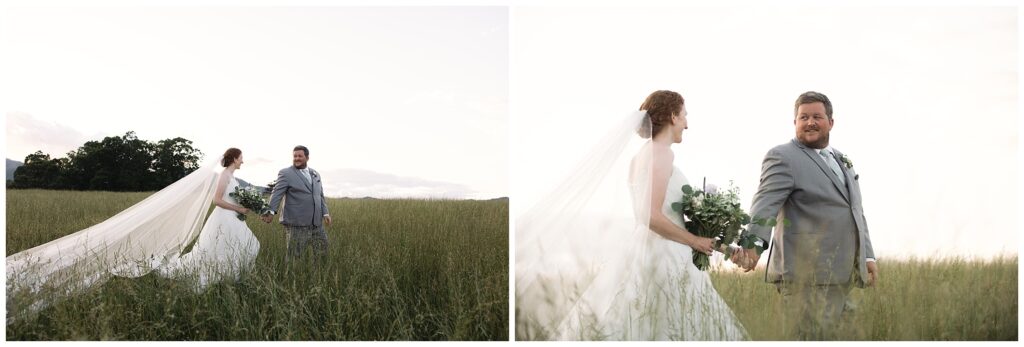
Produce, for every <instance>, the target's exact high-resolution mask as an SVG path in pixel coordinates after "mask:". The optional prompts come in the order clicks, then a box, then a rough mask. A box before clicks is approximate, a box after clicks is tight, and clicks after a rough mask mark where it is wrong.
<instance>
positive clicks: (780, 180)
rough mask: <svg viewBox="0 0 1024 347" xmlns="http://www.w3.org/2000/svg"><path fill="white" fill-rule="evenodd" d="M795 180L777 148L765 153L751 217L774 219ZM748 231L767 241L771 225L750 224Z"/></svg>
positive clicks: (790, 191)
mask: <svg viewBox="0 0 1024 347" xmlns="http://www.w3.org/2000/svg"><path fill="white" fill-rule="evenodd" d="M794 186H795V181H794V180H793V175H792V174H791V173H790V168H789V164H788V163H786V160H785V158H784V157H783V155H782V153H780V152H779V150H778V149H772V150H770V151H768V154H765V156H764V161H763V162H762V163H761V185H760V186H758V187H757V194H754V202H753V203H752V204H751V207H750V216H751V218H766V219H774V218H775V217H776V216H777V215H778V214H779V210H781V209H782V204H783V203H785V202H786V199H788V198H789V195H790V194H791V193H792V192H793V187H794ZM749 231H750V232H751V233H753V234H754V235H757V237H760V238H761V239H762V240H764V241H765V242H767V241H768V240H770V239H771V236H772V227H770V226H761V225H753V224H752V225H751V226H750V229H749Z"/></svg>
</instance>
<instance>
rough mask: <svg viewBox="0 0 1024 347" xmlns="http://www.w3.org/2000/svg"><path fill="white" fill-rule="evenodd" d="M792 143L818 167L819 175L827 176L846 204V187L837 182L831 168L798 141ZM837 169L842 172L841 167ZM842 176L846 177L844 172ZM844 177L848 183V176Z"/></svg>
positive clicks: (848, 197)
mask: <svg viewBox="0 0 1024 347" xmlns="http://www.w3.org/2000/svg"><path fill="white" fill-rule="evenodd" d="M793 143H795V144H796V146H797V147H799V148H800V149H801V150H803V152H804V154H806V155H807V158H808V159H810V160H811V161H813V162H814V164H816V165H818V168H819V169H821V173H823V174H825V176H827V177H828V179H829V180H831V181H832V185H834V186H835V187H836V190H839V194H841V195H842V196H843V199H845V200H846V202H847V203H849V202H850V196H849V193H848V192H847V190H846V187H845V186H843V183H842V182H839V177H838V176H836V173H835V172H833V171H832V168H830V167H828V164H825V160H824V158H822V157H821V155H820V154H818V152H815V151H814V149H812V148H809V147H807V146H804V145H803V144H802V143H800V141H797V140H796V139H794V140H793ZM839 168H840V170H841V171H843V170H842V165H839ZM843 174H844V175H846V171H843ZM846 176H847V182H849V175H846Z"/></svg>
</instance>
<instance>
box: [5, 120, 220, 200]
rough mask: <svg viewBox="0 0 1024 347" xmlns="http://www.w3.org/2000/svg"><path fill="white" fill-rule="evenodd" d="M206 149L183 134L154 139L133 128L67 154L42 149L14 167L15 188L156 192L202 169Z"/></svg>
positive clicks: (88, 143) (91, 142) (92, 142)
mask: <svg viewBox="0 0 1024 347" xmlns="http://www.w3.org/2000/svg"><path fill="white" fill-rule="evenodd" d="M202 155H203V153H202V152H201V151H199V150H198V149H196V148H194V147H192V141H191V140H187V139H184V138H181V137H176V138H173V139H165V140H160V141H158V142H150V141H146V140H140V139H139V138H138V136H136V135H135V132H134V131H129V132H127V133H125V134H124V136H112V137H105V138H103V140H101V141H89V142H86V143H85V144H84V145H82V146H81V147H79V148H78V149H77V150H74V151H71V152H68V154H67V157H64V158H54V157H51V156H50V155H49V154H45V153H43V152H42V151H36V152H35V153H33V154H29V155H28V156H27V157H25V162H24V165H22V166H21V167H18V169H17V170H15V171H14V180H13V183H12V186H13V188H17V189H28V188H41V189H67V190H105V191H118V192H124V191H132V192H137V191H154V190H160V189H163V188H164V187H166V186H168V185H170V184H171V183H174V182H175V181H177V180H179V179H181V178H182V177H185V176H186V175H188V174H189V173H192V171H195V170H196V169H198V168H199V164H200V163H199V160H200V158H201V157H202Z"/></svg>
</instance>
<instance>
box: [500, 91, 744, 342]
mask: <svg viewBox="0 0 1024 347" xmlns="http://www.w3.org/2000/svg"><path fill="white" fill-rule="evenodd" d="M686 129H687V122H686V107H685V105H684V101H683V98H682V96H680V95H679V94H678V93H676V92H672V91H665V90H661V91H656V92H654V93H652V94H651V95H650V96H648V97H647V99H646V100H645V101H644V103H643V104H642V105H641V107H640V111H639V112H635V113H633V114H631V115H630V116H629V117H627V119H626V120H624V121H623V122H622V123H621V124H620V125H619V126H617V127H615V128H613V129H612V130H611V132H610V133H609V134H608V135H606V136H605V138H603V139H602V141H600V142H598V144H597V145H596V146H595V148H594V149H593V150H592V152H591V153H590V154H589V155H588V156H587V157H586V158H585V159H584V160H583V162H582V163H581V164H580V166H579V167H578V168H577V169H576V170H575V171H573V173H572V174H571V175H570V177H571V179H570V180H567V181H566V182H565V183H563V184H561V185H559V186H558V187H557V188H556V189H555V191H554V192H553V193H552V194H551V195H549V196H547V197H546V198H545V199H544V200H542V201H541V202H540V203H538V204H537V205H536V206H534V207H533V208H531V209H530V210H529V211H528V212H527V213H525V214H524V215H522V216H520V217H519V218H518V219H517V220H516V268H515V269H516V326H517V331H516V334H517V339H552V340H592V339H598V340H742V339H746V331H745V330H744V328H743V326H742V325H741V324H740V322H739V320H738V319H737V318H736V317H735V316H734V315H733V313H732V311H731V310H730V309H729V307H728V305H726V303H725V302H724V301H723V300H722V298H721V297H720V296H719V295H718V292H717V291H715V288H714V287H713V286H712V284H711V280H710V278H709V276H708V274H707V273H706V272H703V271H700V270H698V269H697V268H696V267H695V266H694V265H693V261H692V257H691V256H692V252H694V251H697V252H703V253H706V254H709V255H710V254H711V253H712V252H713V251H714V249H713V245H714V240H713V239H709V238H703V237H698V236H696V235H694V234H691V233H690V232H688V231H686V230H685V228H684V223H683V220H682V217H681V216H680V215H679V214H678V213H676V212H674V211H673V210H672V208H671V205H672V203H673V202H677V201H680V200H681V198H682V190H681V187H682V186H683V185H685V184H687V180H686V177H685V176H683V173H682V171H680V170H679V168H678V167H675V166H674V158H675V156H674V154H673V153H672V149H671V145H672V144H674V143H680V142H681V141H682V133H683V131H684V130H686ZM637 134H639V136H637ZM631 154H632V155H631ZM735 261H741V262H742V260H741V259H737V260H735Z"/></svg>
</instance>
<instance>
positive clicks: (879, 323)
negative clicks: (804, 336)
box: [711, 256, 1018, 341]
mask: <svg viewBox="0 0 1024 347" xmlns="http://www.w3.org/2000/svg"><path fill="white" fill-rule="evenodd" d="M878 264H879V273H880V277H879V282H878V284H877V285H876V286H875V287H871V288H865V289H857V288H855V289H853V291H852V292H851V294H850V295H851V300H850V303H852V304H853V306H854V309H853V310H852V311H851V312H850V313H849V314H848V315H847V317H845V318H844V319H846V321H845V322H843V324H842V325H841V326H840V329H839V330H838V331H837V338H838V339H840V340H871V341H922V340H924V341H979V340H1001V341H1007V340H1010V341H1016V340H1017V339H1018V336H1017V299H1018V297H1017V269H1018V267H1017V258H1016V257H1015V256H1014V257H1000V258H995V259H990V260H966V259H962V258H945V259H930V260H917V259H907V260H885V259H880V260H879V263H878ZM711 281H712V283H714V286H715V288H716V289H717V290H718V292H719V293H720V294H721V295H722V298H723V299H724V300H725V302H726V303H728V304H729V307H730V308H732V310H733V312H734V313H735V314H736V316H737V318H739V319H740V321H741V322H742V323H743V326H744V327H745V328H746V329H747V333H748V334H749V336H750V338H751V339H753V340H792V339H793V337H792V336H786V335H785V333H783V330H784V329H783V325H782V319H781V314H782V313H781V312H782V296H781V295H779V293H778V292H777V291H776V289H775V286H774V285H771V284H768V283H765V282H764V269H763V268H758V269H757V270H756V271H751V272H749V273H741V272H732V271H719V272H712V273H711Z"/></svg>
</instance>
